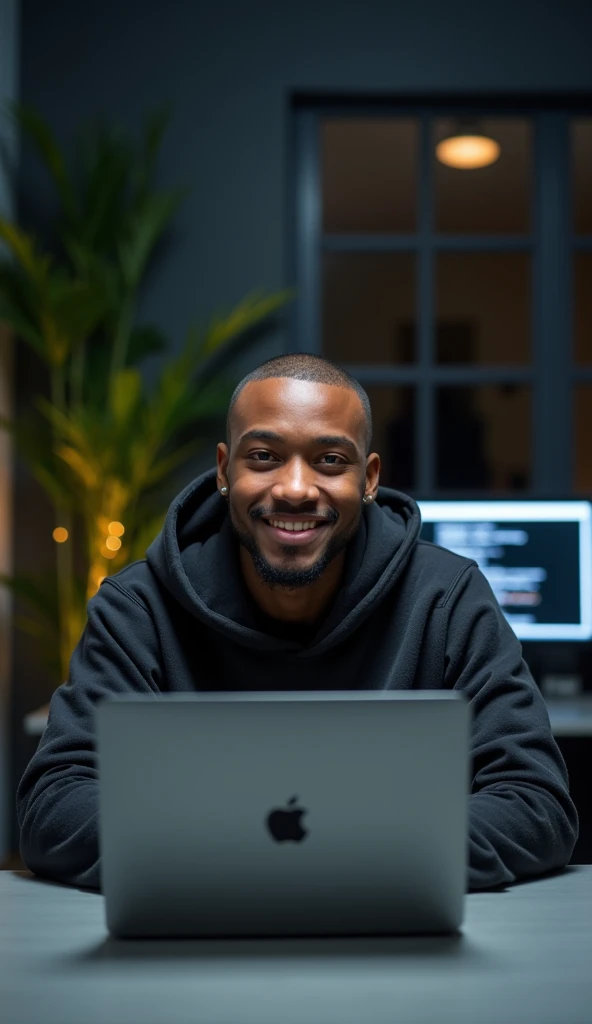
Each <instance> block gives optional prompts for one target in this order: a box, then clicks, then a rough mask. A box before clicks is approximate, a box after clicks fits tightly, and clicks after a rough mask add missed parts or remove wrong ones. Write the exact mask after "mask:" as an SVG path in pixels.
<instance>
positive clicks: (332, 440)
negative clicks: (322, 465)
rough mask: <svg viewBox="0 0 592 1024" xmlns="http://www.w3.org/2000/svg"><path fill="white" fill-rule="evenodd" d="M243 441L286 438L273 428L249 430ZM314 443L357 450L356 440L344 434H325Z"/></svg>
mask: <svg viewBox="0 0 592 1024" xmlns="http://www.w3.org/2000/svg"><path fill="white" fill-rule="evenodd" d="M243 441H278V442H279V443H281V444H284V443H285V441H286V439H285V437H282V435H281V434H276V433H275V431H273V430H247V432H246V434H243V435H242V437H241V438H240V441H239V444H241V443H242V442H243ZM312 443H313V444H315V445H329V446H335V447H341V448H349V449H351V450H352V451H357V449H356V445H355V444H354V442H353V441H351V440H350V438H349V437H346V436H345V435H344V434H323V435H322V436H321V437H315V438H313V442H312Z"/></svg>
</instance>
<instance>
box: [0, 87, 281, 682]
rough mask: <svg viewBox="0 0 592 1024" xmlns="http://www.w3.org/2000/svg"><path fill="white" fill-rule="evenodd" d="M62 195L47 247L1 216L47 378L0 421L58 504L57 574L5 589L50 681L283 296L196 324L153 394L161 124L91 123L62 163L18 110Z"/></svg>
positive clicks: (161, 117)
mask: <svg viewBox="0 0 592 1024" xmlns="http://www.w3.org/2000/svg"><path fill="white" fill-rule="evenodd" d="M15 116H16V117H17V120H18V124H19V126H20V129H21V132H22V133H23V135H24V136H25V137H26V138H28V139H29V140H30V141H31V142H32V143H33V144H34V146H35V149H36V152H37V154H38V156H39V157H40V158H41V160H42V161H43V164H44V166H45V168H46V170H47V172H48V173H49V177H50V181H51V182H52V184H53V186H54V188H55V193H56V199H57V209H58V212H57V216H56V217H55V220H54V223H53V231H52V236H51V238H48V239H45V240H44V241H43V242H41V241H38V240H37V239H36V238H34V237H33V235H32V234H30V233H29V232H27V231H26V230H25V229H24V227H23V226H22V225H20V224H18V223H16V222H14V221H9V220H6V219H2V218H0V239H2V240H3V242H4V243H5V248H6V250H7V258H5V259H4V261H3V262H1V263H0V322H4V323H5V324H6V325H8V326H9V327H10V329H11V330H12V332H13V333H14V336H15V337H16V338H17V340H18V343H22V344H25V345H28V346H29V347H30V348H31V349H32V350H33V352H34V355H35V357H36V358H38V359H41V360H42V361H43V363H44V364H45V366H46V367H47V372H48V381H49V386H48V392H49V393H48V394H47V395H36V396H34V397H33V398H32V400H31V405H30V408H28V409H27V410H26V411H25V413H24V414H23V415H22V416H21V417H20V418H19V419H18V420H17V421H8V420H6V419H5V418H4V419H2V420H0V426H1V427H3V428H5V429H7V430H9V431H11V432H12V434H13V436H14V440H15V445H16V447H17V450H18V451H19V453H20V455H21V456H22V457H23V459H24V460H25V461H26V463H27V464H28V466H29V467H30V470H31V471H32V473H33V474H34V476H35V478H36V479H37V480H38V482H39V484H40V485H41V487H42V488H43V489H44V491H45V493H46V494H47V496H48V498H49V499H50V501H51V503H52V505H53V508H54V510H55V529H54V531H53V537H54V540H55V542H56V550H55V553H56V561H55V571H52V572H51V573H50V574H49V575H46V576H42V575H37V576H32V575H24V574H16V575H13V576H11V577H7V576H2V577H0V583H2V584H4V585H6V586H8V587H10V588H11V590H12V591H13V593H14V594H15V595H16V596H18V597H20V598H22V599H23V600H24V602H25V604H26V606H27V607H28V609H30V611H31V612H32V613H33V614H28V615H20V616H18V617H17V619H16V620H15V621H16V624H17V626H18V627H19V628H20V629H23V630H26V631H27V632H28V633H30V634H32V635H34V636H35V637H36V640H37V649H38V651H39V654H40V656H41V657H42V659H43V661H44V663H45V666H46V668H47V669H48V670H49V672H50V673H51V676H52V678H53V679H54V680H55V683H56V685H58V684H59V683H61V682H62V681H63V680H65V679H67V676H68V668H69V662H70V657H71V654H72V651H73V649H74V647H75V646H76V644H77V642H78V640H79V638H80V635H81V633H82V630H83V628H84V624H85V621H86V605H87V602H88V600H89V599H90V598H91V597H92V596H93V594H94V593H95V592H96V590H97V588H98V586H99V585H100V582H101V580H102V578H103V577H105V576H107V575H109V574H111V573H113V572H117V571H118V570H119V569H121V568H123V566H125V565H127V564H129V562H132V561H134V560H136V559H138V558H143V557H144V553H145V550H146V547H147V546H148V544H149V543H150V542H151V541H152V539H153V538H154V537H155V536H156V534H157V533H158V531H159V530H160V528H161V526H162V523H163V520H164V516H165V514H166V509H167V507H168V505H169V503H170V501H171V500H172V498H173V497H174V494H175V487H176V485H175V474H176V473H178V471H179V470H182V469H183V467H185V468H186V469H187V468H188V466H189V465H190V460H191V459H192V458H194V457H195V455H196V453H197V452H198V451H199V450H200V448H201V447H202V446H203V444H204V431H205V429H206V427H207V425H208V422H209V421H211V419H212V417H219V416H220V415H221V414H223V412H224V410H225V409H226V406H227V402H228V398H229V396H230V393H231V391H232V388H233V386H234V384H235V383H236V381H235V380H234V379H233V376H232V372H231V366H232V360H233V359H235V357H236V355H237V351H238V349H239V348H242V345H243V344H244V343H245V342H248V340H249V338H250V337H251V335H252V332H253V330H254V329H255V328H257V327H259V326H261V325H264V324H266V322H267V321H268V318H269V317H270V316H271V314H273V313H274V311H276V310H278V309H279V307H281V306H282V305H283V304H284V303H285V302H286V301H287V298H288V295H287V293H285V292H284V293H278V294H271V295H265V294H253V295H250V296H248V297H247V298H245V299H244V300H243V301H242V302H240V303H239V304H238V306H237V307H236V308H235V309H233V310H232V311H231V312H229V313H227V314H226V315H217V316H214V317H213V318H212V320H211V321H210V322H209V324H208V325H207V326H206V327H205V328H203V329H200V328H197V327H193V328H191V329H190V330H189V332H188V335H187V338H186V341H185V344H184V345H183V346H182V348H181V351H180V352H179V353H178V354H176V355H171V356H170V357H169V358H168V359H167V360H166V362H164V364H163V368H162V372H161V373H160V376H159V378H158V380H157V382H156V383H155V384H154V385H153V386H152V387H151V388H149V387H148V386H147V385H146V383H145V380H144V378H143V376H142V373H141V370H140V365H141V363H142V361H143V360H144V359H145V358H146V357H147V356H149V355H154V354H155V353H165V352H166V350H167V347H168V344H167V341H166V339H165V337H164V336H163V335H162V333H161V332H160V331H159V330H157V329H156V328H155V327H154V326H152V325H146V324H138V322H137V316H136V310H137V303H138V295H139V292H140V289H141V286H142V282H143V281H144V279H145V276H146V272H147V269H148V268H149V265H150V262H151V260H152V258H153V256H154V253H155V250H156V248H157V246H159V245H160V243H161V242H162V240H163V235H164V234H165V231H166V229H167V227H168V226H169V223H170V221H171V219H172V217H173V215H174V214H175V213H176V211H177V210H178V208H179V206H180V204H181V202H182V200H183V198H184V195H185V193H184V191H182V190H181V189H174V190H162V189H158V188H157V187H156V185H155V183H154V178H155V168H156V160H157V156H158V153H159V149H160V145H161V141H162V136H163V132H164V130H165V126H166V123H167V115H166V114H165V113H163V112H159V113H157V114H156V115H153V116H151V117H150V118H148V120H147V122H146V125H145V128H144V131H143V134H142V137H141V140H140V142H139V143H133V142H132V141H131V140H130V139H129V138H125V137H122V136H121V135H120V134H119V133H118V132H116V131H115V130H113V129H110V128H107V127H105V126H104V125H101V124H99V125H95V126H94V127H93V128H92V129H91V130H87V131H86V132H85V133H84V135H81V136H79V140H78V148H77V151H76V153H75V155H74V157H72V158H70V159H68V158H67V156H66V154H65V152H64V151H63V150H62V149H61V148H60V146H59V145H58V143H57V142H56V139H55V138H54V136H53V134H52V132H51V130H50V128H49V127H48V125H47V124H46V123H45V122H44V121H43V119H42V118H41V117H40V116H39V114H38V113H36V112H35V111H34V110H31V109H29V108H24V107H17V108H15Z"/></svg>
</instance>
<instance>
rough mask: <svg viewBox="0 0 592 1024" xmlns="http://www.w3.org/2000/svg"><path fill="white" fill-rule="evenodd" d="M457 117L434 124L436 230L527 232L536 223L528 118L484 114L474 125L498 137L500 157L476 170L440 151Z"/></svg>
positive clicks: (515, 233) (530, 134) (514, 233)
mask: <svg viewBox="0 0 592 1024" xmlns="http://www.w3.org/2000/svg"><path fill="white" fill-rule="evenodd" d="M455 130H458V129H455V122H454V121H453V120H451V119H450V118H448V119H445V118H440V119H438V120H437V121H436V122H435V124H434V191H435V211H436V230H437V231H439V232H446V233H455V232H461V233H463V234H464V233H467V234H470V233H475V232H478V233H480V234H485V233H487V234H508V235H519V234H528V232H529V231H530V224H531V215H530V208H531V193H532V182H531V178H532V172H531V164H532V130H531V124H530V122H529V121H526V120H518V119H510V118H483V119H480V121H479V123H478V125H477V126H476V128H475V131H476V132H477V131H478V132H481V133H482V134H484V135H487V136H489V137H490V138H493V139H495V140H496V142H498V143H499V145H500V147H501V153H500V156H499V158H498V159H497V160H496V162H495V163H493V164H490V165H489V166H488V167H479V168H475V169H473V170H466V169H459V168H456V167H448V166H447V165H446V164H443V163H441V162H440V160H438V158H437V157H436V155H435V147H436V144H437V143H438V142H439V141H440V140H441V139H442V138H444V137H445V136H446V135H449V134H453V133H454V131H455Z"/></svg>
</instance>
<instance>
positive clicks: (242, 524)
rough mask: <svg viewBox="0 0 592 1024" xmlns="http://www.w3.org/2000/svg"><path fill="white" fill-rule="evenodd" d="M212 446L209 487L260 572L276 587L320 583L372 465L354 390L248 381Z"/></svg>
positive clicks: (349, 531)
mask: <svg viewBox="0 0 592 1024" xmlns="http://www.w3.org/2000/svg"><path fill="white" fill-rule="evenodd" d="M230 442H231V447H230V451H229V449H228V447H227V446H226V445H225V444H220V445H218V485H219V486H223V485H226V486H227V487H228V489H229V510H230V517H231V522H232V526H233V528H234V531H235V533H236V534H237V536H238V538H239V540H240V542H241V544H242V545H243V547H244V548H246V550H247V551H248V552H249V554H250V555H251V557H252V559H253V562H254V565H255V568H256V569H257V572H258V574H259V576H260V577H261V578H262V579H263V580H264V581H265V582H266V583H269V584H271V585H275V586H283V587H300V586H306V585H307V584H310V583H312V582H314V581H315V580H316V579H319V578H320V576H321V575H322V573H323V572H324V570H325V568H326V566H327V565H328V564H329V563H330V562H331V561H332V560H333V559H334V558H335V556H336V555H337V554H339V552H341V551H343V549H344V548H345V546H346V545H347V543H348V542H349V541H350V539H351V538H352V536H353V535H354V533H355V532H356V530H357V528H358V525H359V521H360V515H361V510H362V497H363V495H364V494H365V493H371V494H374V493H375V490H376V487H377V486H378V470H379V465H380V460H379V458H378V456H377V455H371V456H368V457H366V453H365V447H366V428H365V420H364V413H363V408H362V404H361V402H360V399H359V398H358V396H357V394H356V393H355V391H351V390H349V389H348V388H339V387H334V386H330V385H326V384H314V383H310V382H308V381H300V380H293V379H291V378H286V377H279V378H271V379H269V380H262V381H251V382H250V383H249V384H247V385H246V386H245V388H244V389H243V391H242V392H241V394H240V395H239V398H238V400H237V402H236V405H235V407H234V410H233V414H232V421H231V438H230Z"/></svg>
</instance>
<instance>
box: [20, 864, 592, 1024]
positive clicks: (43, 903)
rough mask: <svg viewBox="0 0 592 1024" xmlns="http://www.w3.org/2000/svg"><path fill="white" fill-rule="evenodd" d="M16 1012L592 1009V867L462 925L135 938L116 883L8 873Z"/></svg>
mask: <svg viewBox="0 0 592 1024" xmlns="http://www.w3.org/2000/svg"><path fill="white" fill-rule="evenodd" d="M0 1018H1V1019H2V1021H3V1022H6V1024H81V1022H83V1024H165V1022H166V1024H168V1022H170V1024H199V1022H204V1024H242V1022H245V1024H247V1022H248V1024H309V1022H310V1024H325V1022H326V1024H329V1022H330V1024H350V1022H351V1024H354V1022H355V1024H383V1022H384V1024H387V1022H388V1024H394V1022H400V1024H438V1022H440V1021H446V1022H450V1024H452V1022H454V1024H590V1021H591V1020H592V866H590V867H588V866H585V867H572V868H568V869H567V870H566V871H565V872H563V873H562V874H559V875H554V876H551V877H548V878H543V879H539V880H536V881H534V882H528V883H525V884H521V885H516V886H512V887H510V888H508V889H506V890H505V891H501V892H495V893H473V894H471V895H469V896H468V897H467V908H466V919H465V924H464V926H463V932H462V934H461V935H460V936H450V937H425V938H413V939H404V938H400V939H396V938H395V939H310V940H308V939H299V940H290V939H285V940H267V941H244V940H240V941H232V942H229V941H220V942H204V941H190V940H176V941H160V940H156V941H155V940H145V941H143V942H139V941H135V940H133V941H130V940H128V941H122V940H115V939H111V938H110V937H108V935H107V932H106V930H105V924H104V912H103V897H102V896H100V895H99V894H97V893H91V892H86V891H83V890H78V889H72V888H68V887H66V886H60V885H54V884H51V883H46V882H42V881H40V880H37V879H35V878H34V876H32V875H30V873H29V872H26V871H23V872H12V871H2V872H0Z"/></svg>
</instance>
